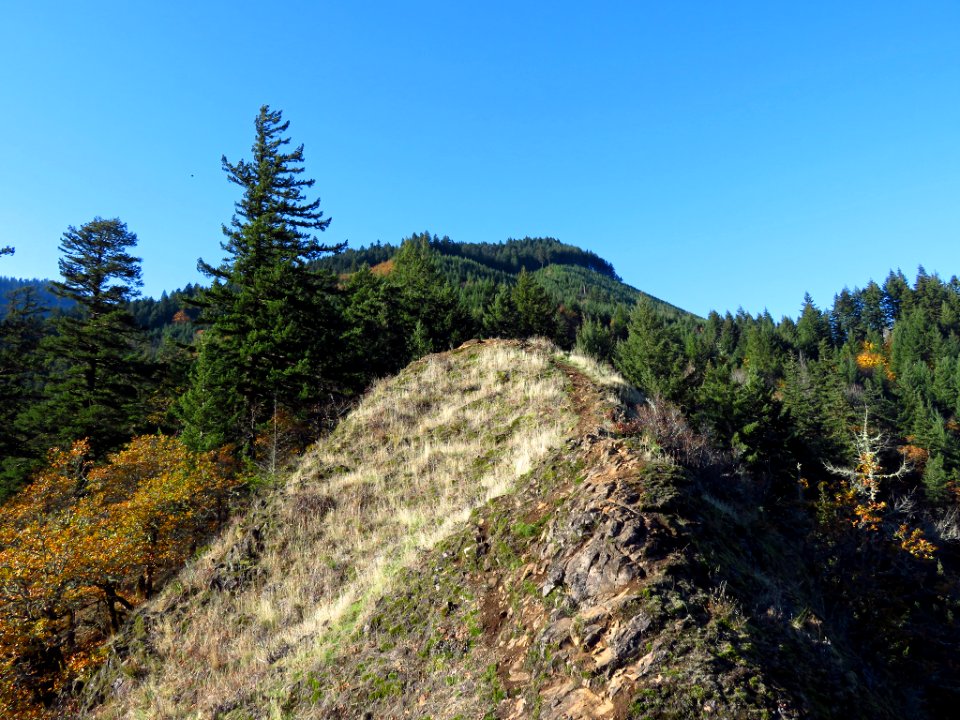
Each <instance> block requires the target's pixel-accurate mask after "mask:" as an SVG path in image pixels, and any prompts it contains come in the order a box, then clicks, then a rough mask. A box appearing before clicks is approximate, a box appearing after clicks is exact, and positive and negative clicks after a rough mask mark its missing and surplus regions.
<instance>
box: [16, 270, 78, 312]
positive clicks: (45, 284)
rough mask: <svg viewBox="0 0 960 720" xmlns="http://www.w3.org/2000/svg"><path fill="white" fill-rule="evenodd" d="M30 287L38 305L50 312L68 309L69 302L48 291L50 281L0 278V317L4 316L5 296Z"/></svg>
mask: <svg viewBox="0 0 960 720" xmlns="http://www.w3.org/2000/svg"><path fill="white" fill-rule="evenodd" d="M26 287H32V288H34V289H35V290H36V292H37V300H38V301H39V303H40V305H42V306H43V307H45V308H48V309H50V310H53V309H61V310H63V309H66V308H68V307H70V305H71V303H70V301H68V300H66V299H64V298H59V297H57V296H56V295H54V294H53V292H51V290H50V281H49V280H41V279H39V278H28V279H21V278H12V277H5V276H3V277H0V317H2V316H3V315H4V313H5V312H6V309H7V296H8V295H9V294H10V293H11V292H13V291H15V290H20V289H22V288H26Z"/></svg>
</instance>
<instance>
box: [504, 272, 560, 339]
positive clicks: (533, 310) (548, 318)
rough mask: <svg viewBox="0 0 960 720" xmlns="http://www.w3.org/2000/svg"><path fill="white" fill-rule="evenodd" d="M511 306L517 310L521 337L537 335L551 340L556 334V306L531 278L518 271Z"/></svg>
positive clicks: (528, 274)
mask: <svg viewBox="0 0 960 720" xmlns="http://www.w3.org/2000/svg"><path fill="white" fill-rule="evenodd" d="M513 304H514V306H515V307H516V308H517V318H518V320H519V323H520V327H519V331H520V336H521V337H530V336H534V335H539V336H542V337H547V338H553V337H554V336H555V335H556V333H557V306H556V303H554V302H553V300H552V299H551V298H550V296H549V295H547V291H546V290H544V289H543V286H542V285H541V284H540V283H538V282H537V281H536V280H535V279H534V278H533V276H532V275H531V274H530V273H528V272H527V271H526V268H522V269H521V270H520V275H519V276H518V277H517V284H516V285H514V286H513Z"/></svg>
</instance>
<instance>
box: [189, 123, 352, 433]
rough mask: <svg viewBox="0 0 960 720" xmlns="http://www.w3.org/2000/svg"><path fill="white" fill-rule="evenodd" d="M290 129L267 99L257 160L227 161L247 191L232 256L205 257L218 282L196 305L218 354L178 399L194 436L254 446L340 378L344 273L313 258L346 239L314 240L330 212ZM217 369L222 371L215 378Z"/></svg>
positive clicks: (230, 237) (209, 345)
mask: <svg viewBox="0 0 960 720" xmlns="http://www.w3.org/2000/svg"><path fill="white" fill-rule="evenodd" d="M289 125H290V123H289V122H283V121H282V113H281V112H280V111H272V110H270V108H269V107H268V106H266V105H264V106H263V107H261V108H260V113H259V115H258V116H257V119H256V122H255V128H256V136H255V140H254V144H253V148H252V153H253V157H252V159H251V160H250V161H246V160H240V161H239V162H237V163H235V164H234V163H230V162H229V161H228V160H227V158H226V157H223V158H222V164H223V169H224V172H226V174H227V178H228V180H229V181H230V182H232V183H234V184H236V185H238V186H240V187H241V188H242V189H243V196H242V197H241V199H240V200H239V201H238V202H237V203H236V214H235V215H234V216H233V219H232V221H231V223H230V225H229V226H224V227H223V233H224V236H225V237H226V241H225V242H223V243H221V247H222V248H223V250H224V251H225V252H226V253H227V257H226V259H225V260H224V261H223V262H222V263H221V264H220V265H219V266H213V265H211V264H209V263H207V262H205V261H203V260H202V259H201V260H200V261H199V263H198V267H199V269H200V270H201V271H202V272H203V273H204V274H206V275H207V276H209V277H211V278H212V279H213V284H212V286H211V287H210V288H209V289H208V290H207V291H206V292H205V293H203V294H202V296H201V298H200V299H199V301H198V302H199V304H200V306H201V307H202V309H203V312H202V315H201V322H203V323H206V324H208V325H209V326H210V330H209V337H208V338H207V340H206V342H204V343H203V345H202V346H201V349H200V352H201V356H202V355H204V354H207V355H214V356H215V357H208V358H203V357H201V362H200V363H198V366H197V367H198V370H197V373H196V374H195V375H194V378H193V380H194V382H193V386H192V388H191V390H190V391H189V393H188V396H187V397H185V399H184V402H182V403H181V404H180V408H179V414H180V417H181V418H182V419H183V420H184V421H185V422H186V424H187V426H188V437H191V438H199V437H206V438H216V439H217V441H218V442H219V441H220V440H233V441H238V442H240V443H241V444H242V445H243V446H245V447H247V448H249V447H250V442H251V440H252V439H253V437H254V436H255V435H256V433H257V429H258V427H259V426H260V425H261V424H262V423H263V422H265V421H266V420H267V419H268V418H269V417H270V416H271V415H272V414H273V413H274V412H275V411H276V409H277V408H281V409H284V410H288V411H293V412H294V413H295V414H297V415H303V414H304V413H309V412H310V411H311V410H312V409H315V408H316V407H317V405H318V403H319V402H320V397H321V395H322V392H323V389H324V387H325V386H326V385H329V384H330V383H331V381H332V378H333V377H334V376H335V375H336V368H335V361H336V358H337V356H338V349H339V348H338V347H337V341H338V337H339V332H340V328H339V320H338V315H339V307H338V303H339V300H338V298H337V297H336V295H337V289H336V278H335V277H334V276H333V274H332V273H330V272H329V271H319V270H315V269H314V268H313V266H312V263H313V261H315V260H316V259H318V258H319V257H320V256H321V255H323V254H324V253H330V252H337V251H339V250H340V249H341V248H342V247H343V245H342V244H340V245H324V244H321V243H320V242H319V241H318V240H317V238H316V236H315V233H316V232H322V231H324V230H326V229H327V226H328V225H329V224H330V218H324V217H323V212H322V211H321V210H320V201H319V199H315V200H308V198H307V196H306V195H305V191H306V190H307V189H309V188H311V187H312V186H313V184H314V181H313V180H309V179H303V178H301V177H300V175H301V174H302V173H303V170H304V168H303V162H304V160H303V146H302V145H300V146H299V147H297V148H295V149H293V150H290V151H287V150H286V149H285V148H286V146H287V145H289V143H290V139H289V138H288V137H285V136H284V134H285V133H286V132H287V129H288V128H289ZM212 369H216V372H217V373H218V375H219V376H218V377H216V378H211V377H210V376H209V373H210V372H211V370H212ZM201 371H202V372H203V373H207V376H206V377H201ZM200 408H206V409H207V410H209V409H211V408H215V409H216V412H214V413H210V412H207V410H203V411H200V410H199V409H200ZM237 418H239V419H241V422H240V424H239V425H237V424H235V422H236V419H237ZM191 425H192V426H194V427H190V426H191ZM200 445H201V446H203V447H207V446H209V443H208V442H203V443H200Z"/></svg>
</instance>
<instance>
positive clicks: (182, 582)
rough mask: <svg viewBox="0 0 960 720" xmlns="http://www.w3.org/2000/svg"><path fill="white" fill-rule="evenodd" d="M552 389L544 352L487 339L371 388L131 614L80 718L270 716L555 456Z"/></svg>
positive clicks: (555, 391) (556, 409) (558, 437)
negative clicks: (457, 536) (479, 513)
mask: <svg viewBox="0 0 960 720" xmlns="http://www.w3.org/2000/svg"><path fill="white" fill-rule="evenodd" d="M564 383H565V376H564V375H563V373H562V372H560V371H559V370H558V369H557V368H556V367H555V366H554V365H553V364H552V363H551V361H550V359H549V357H548V355H547V354H546V353H545V352H544V351H540V350H524V349H521V348H520V347H519V345H509V344H496V345H474V346H470V347H466V348H464V349H461V350H459V351H455V352H452V353H450V354H446V355H441V356H432V357H430V358H427V359H425V360H423V361H420V362H417V363H414V364H413V365H412V366H410V367H409V368H407V369H406V370H405V371H404V372H403V373H401V374H400V375H399V376H398V377H396V378H394V379H392V380H390V381H388V382H384V383H381V384H379V385H377V386H376V387H374V388H373V389H372V390H371V391H370V392H369V394H368V395H367V396H366V398H365V399H364V400H363V402H362V403H361V405H360V406H359V408H358V409H357V410H356V411H355V412H354V413H352V415H351V416H350V417H349V418H348V419H347V420H345V421H344V422H343V423H342V424H341V425H340V427H339V428H338V429H337V431H336V432H335V433H333V435H332V436H331V437H330V438H328V439H326V440H324V441H322V442H321V443H319V444H318V445H317V446H315V447H314V448H312V449H311V450H310V451H309V452H308V453H307V454H306V455H305V456H304V458H303V460H302V462H301V464H300V466H299V468H298V469H297V471H296V472H295V473H294V474H292V475H291V476H290V477H289V478H287V479H286V481H285V482H283V483H282V484H281V485H280V486H279V487H277V488H276V489H275V490H273V491H271V492H270V493H269V494H268V496H267V497H266V498H265V500H264V501H263V502H262V503H261V505H260V506H259V508H258V509H256V510H255V511H254V512H252V513H250V514H249V515H247V516H246V517H243V518H241V519H239V520H238V521H237V522H236V523H235V524H234V525H233V527H232V528H231V529H230V530H229V532H227V533H226V534H225V535H224V536H223V537H222V538H221V540H220V541H219V542H218V543H217V544H216V545H215V546H214V547H213V548H211V549H210V550H209V551H208V552H207V553H206V554H204V555H203V556H202V557H201V558H199V559H198V560H197V561H196V562H195V563H194V564H193V565H191V566H190V567H189V568H188V569H187V570H186V571H185V572H184V573H183V574H182V576H181V578H180V579H179V580H178V581H177V582H175V583H174V584H173V585H172V586H170V587H169V588H168V589H167V591H166V592H164V593H162V595H161V596H160V597H159V598H158V599H157V600H156V601H154V602H152V603H150V604H149V605H148V606H147V607H146V609H145V611H144V612H143V613H142V614H141V615H140V617H139V618H138V620H137V622H136V623H135V624H134V626H133V628H132V629H131V634H130V635H128V637H126V638H121V640H120V641H119V644H120V645H121V646H127V652H125V653H123V654H122V655H123V659H122V660H117V659H115V660H113V661H112V662H111V666H110V668H108V670H110V669H112V670H113V671H115V672H118V673H120V675H119V677H120V679H119V680H117V679H116V677H110V679H109V683H110V686H111V687H113V688H114V689H115V690H116V692H115V693H111V697H110V702H109V703H108V705H107V706H106V707H104V708H101V709H99V710H97V711H96V712H94V713H93V715H92V716H94V717H114V716H116V715H118V714H119V715H120V716H134V715H135V714H137V713H140V714H142V715H143V716H147V717H186V716H188V715H190V714H191V713H198V716H199V717H237V718H239V717H245V716H249V715H250V714H249V713H248V714H247V715H245V714H244V713H243V712H241V711H239V710H238V711H237V712H235V713H232V714H231V710H230V709H231V708H234V707H261V706H264V707H267V706H269V705H270V704H271V703H272V702H273V700H272V699H271V698H272V696H273V695H274V694H275V693H277V692H281V693H282V692H285V691H289V690H290V688H291V686H292V685H293V684H295V683H296V678H297V677H298V675H299V674H300V670H299V668H300V667H302V666H303V665H304V664H309V663H311V662H319V661H320V659H321V658H322V657H324V656H325V655H326V654H327V653H328V652H329V650H330V648H331V647H335V645H336V642H337V641H338V639H339V638H341V637H344V636H349V635H350V634H352V633H353V632H355V631H357V629H358V628H359V627H360V623H361V622H362V621H363V620H364V619H365V618H366V616H367V615H368V614H369V610H370V607H371V605H372V603H373V602H374V601H375V600H376V598H378V597H379V596H381V595H382V594H383V593H384V592H386V591H388V590H389V589H392V588H393V587H394V584H395V582H396V578H397V577H398V574H399V573H400V572H401V571H402V570H403V569H404V568H407V567H409V566H410V565H411V563H412V562H413V561H414V560H415V559H416V558H417V556H418V553H420V552H422V551H423V550H425V549H428V548H430V547H432V546H434V545H435V544H436V543H437V542H439V541H440V540H442V539H443V538H445V537H446V536H448V535H449V534H450V533H451V532H452V531H453V530H455V529H456V528H457V527H459V526H460V525H461V524H462V523H463V521H464V520H465V519H466V518H467V517H468V516H469V513H470V512H471V510H473V509H474V508H476V507H478V506H479V505H481V504H483V503H485V502H487V501H488V500H489V499H490V498H492V497H495V496H497V495H500V494H502V493H504V492H506V491H507V490H509V489H510V488H511V487H512V486H513V484H514V482H515V481H516V478H517V477H519V476H522V475H523V474H524V473H526V472H527V471H528V470H530V468H532V467H535V466H537V465H539V463H540V461H541V460H542V458H543V457H544V456H545V455H547V454H548V453H550V452H551V451H553V450H555V449H556V448H557V447H558V446H559V445H560V443H561V442H562V441H563V440H564V439H565V437H566V436H567V435H568V434H569V432H570V430H571V428H572V427H573V425H574V424H575V416H574V413H573V408H572V405H571V402H570V399H569V398H568V397H567V396H566V394H565V393H564ZM118 657H120V656H118ZM104 682H106V680H104ZM252 714H255V715H259V713H257V712H254V713H252Z"/></svg>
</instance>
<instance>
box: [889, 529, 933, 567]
mask: <svg viewBox="0 0 960 720" xmlns="http://www.w3.org/2000/svg"><path fill="white" fill-rule="evenodd" d="M893 536H894V537H895V538H896V539H897V540H899V541H900V547H901V548H902V549H903V550H906V551H907V552H908V553H910V554H911V555H913V556H914V557H917V558H921V559H923V560H932V559H933V553H934V552H936V550H937V546H936V545H934V544H933V543H932V542H930V541H929V540H927V539H926V538H924V537H923V531H922V530H920V529H919V528H914V529H913V530H910V528H909V527H907V525H905V524H904V525H901V526H900V527H899V529H898V530H897V531H896V532H895V533H894V535H893Z"/></svg>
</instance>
